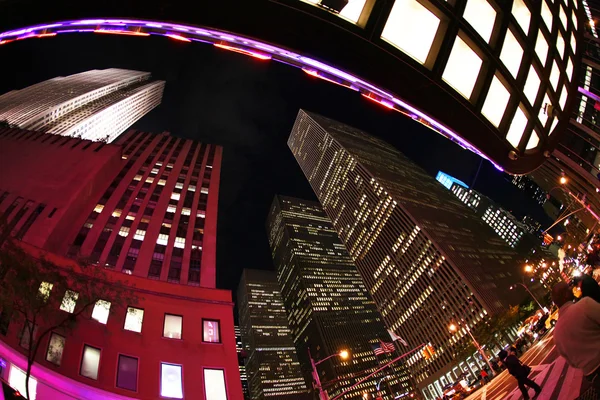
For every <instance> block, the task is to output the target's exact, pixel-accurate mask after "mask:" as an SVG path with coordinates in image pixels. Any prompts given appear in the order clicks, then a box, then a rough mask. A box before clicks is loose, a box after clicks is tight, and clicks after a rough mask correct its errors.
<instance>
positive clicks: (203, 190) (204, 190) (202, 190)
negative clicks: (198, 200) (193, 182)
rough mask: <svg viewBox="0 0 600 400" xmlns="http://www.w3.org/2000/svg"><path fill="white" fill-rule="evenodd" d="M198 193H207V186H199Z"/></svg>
mask: <svg viewBox="0 0 600 400" xmlns="http://www.w3.org/2000/svg"><path fill="white" fill-rule="evenodd" d="M200 193H204V194H208V188H207V187H201V188H200Z"/></svg>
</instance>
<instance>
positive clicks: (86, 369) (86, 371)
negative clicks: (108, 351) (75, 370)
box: [79, 345, 100, 379]
mask: <svg viewBox="0 0 600 400" xmlns="http://www.w3.org/2000/svg"><path fill="white" fill-rule="evenodd" d="M99 366H100V349H97V348H95V347H92V346H88V345H85V346H84V347H83V357H82V359H81V368H80V370H79V373H80V374H81V375H82V376H85V377H87V378H90V379H98V367H99Z"/></svg>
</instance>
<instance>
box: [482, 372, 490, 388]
mask: <svg viewBox="0 0 600 400" xmlns="http://www.w3.org/2000/svg"><path fill="white" fill-rule="evenodd" d="M480 375H481V386H485V384H486V383H488V380H489V378H488V374H487V372H485V369H482V370H481V374H480Z"/></svg>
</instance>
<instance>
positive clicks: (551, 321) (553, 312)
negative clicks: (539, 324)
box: [546, 306, 558, 329]
mask: <svg viewBox="0 0 600 400" xmlns="http://www.w3.org/2000/svg"><path fill="white" fill-rule="evenodd" d="M549 314H550V315H549V316H548V318H547V319H546V329H550V328H552V327H553V326H554V325H556V321H557V320H558V307H556V306H552V309H550V313H549Z"/></svg>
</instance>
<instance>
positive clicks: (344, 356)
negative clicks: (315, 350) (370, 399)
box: [308, 348, 366, 400]
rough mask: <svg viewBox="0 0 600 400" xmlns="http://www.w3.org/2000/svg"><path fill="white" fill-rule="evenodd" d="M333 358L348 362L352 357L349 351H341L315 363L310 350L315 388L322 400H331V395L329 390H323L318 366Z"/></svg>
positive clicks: (309, 355)
mask: <svg viewBox="0 0 600 400" xmlns="http://www.w3.org/2000/svg"><path fill="white" fill-rule="evenodd" d="M332 357H340V358H341V359H342V360H346V359H347V358H348V357H350V352H349V351H348V350H340V352H339V353H333V354H332V355H330V356H327V357H325V358H324V359H322V360H319V361H315V360H314V359H313V358H312V355H311V354H310V348H309V349H308V358H310V366H311V367H312V377H313V380H314V383H313V386H314V388H315V389H316V390H317V391H318V393H319V399H320V400H329V395H328V394H327V390H323V385H322V384H321V377H320V376H319V371H317V365H319V364H321V363H322V362H324V361H327V360H329V359H330V358H332ZM365 394H366V393H365Z"/></svg>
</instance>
